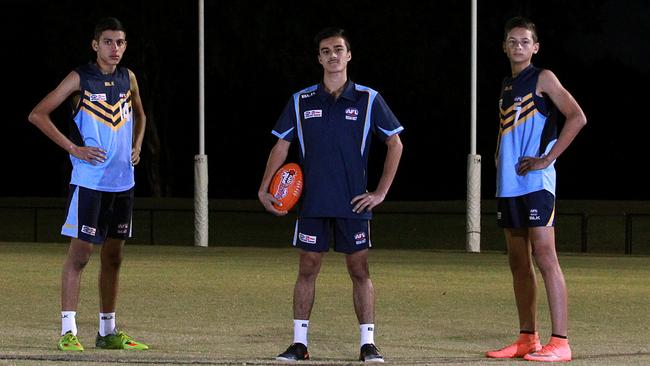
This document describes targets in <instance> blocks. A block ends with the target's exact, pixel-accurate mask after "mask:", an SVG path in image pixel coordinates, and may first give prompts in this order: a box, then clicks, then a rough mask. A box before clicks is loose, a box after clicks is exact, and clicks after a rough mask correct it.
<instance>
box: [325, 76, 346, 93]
mask: <svg viewBox="0 0 650 366" xmlns="http://www.w3.org/2000/svg"><path fill="white" fill-rule="evenodd" d="M347 81H348V75H347V73H346V72H337V73H332V74H325V75H324V76H323V86H324V87H325V91H327V92H328V93H329V94H331V95H333V96H334V97H335V98H338V97H339V96H340V95H341V94H342V93H343V89H344V87H345V83H346V82H347Z"/></svg>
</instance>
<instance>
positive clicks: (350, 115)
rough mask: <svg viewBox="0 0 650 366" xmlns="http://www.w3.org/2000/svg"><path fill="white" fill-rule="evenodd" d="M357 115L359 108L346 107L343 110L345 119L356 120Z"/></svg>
mask: <svg viewBox="0 0 650 366" xmlns="http://www.w3.org/2000/svg"><path fill="white" fill-rule="evenodd" d="M358 117H359V110H358V109H356V108H347V109H346V110H345V119H347V120H350V121H356V120H357V118H358Z"/></svg>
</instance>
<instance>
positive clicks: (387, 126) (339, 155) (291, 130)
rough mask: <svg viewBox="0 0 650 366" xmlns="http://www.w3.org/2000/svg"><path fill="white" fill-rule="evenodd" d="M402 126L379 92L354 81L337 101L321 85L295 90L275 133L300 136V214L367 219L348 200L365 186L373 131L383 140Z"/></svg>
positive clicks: (290, 138) (290, 137) (367, 214)
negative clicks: (301, 192)
mask: <svg viewBox="0 0 650 366" xmlns="http://www.w3.org/2000/svg"><path fill="white" fill-rule="evenodd" d="M403 129H404V128H403V127H402V125H401V124H400V123H399V121H398V120H397V118H396V117H395V115H394V114H393V112H392V111H391V110H390V108H389V107H388V105H387V104H386V102H385V101H384V99H383V98H382V97H381V95H379V93H378V92H377V91H375V90H373V89H370V88H368V87H365V86H361V85H357V84H355V83H353V82H352V81H349V82H348V83H347V85H346V86H345V89H344V90H343V93H342V94H341V95H340V96H339V97H338V98H337V99H334V97H333V96H332V95H330V94H329V93H327V92H326V91H325V89H324V88H323V86H322V85H321V84H318V85H313V86H311V87H309V88H306V89H303V90H301V91H299V92H297V93H295V94H294V95H293V97H292V98H290V100H289V102H288V103H287V105H286V107H285V109H284V111H283V113H282V115H281V116H280V118H279V119H278V121H277V123H276V124H275V127H274V128H273V134H274V135H275V136H277V137H278V138H281V139H284V140H286V141H289V142H291V141H294V140H295V139H297V140H298V146H299V147H298V151H299V155H300V165H301V167H302V170H303V177H304V181H305V183H304V189H303V196H302V198H301V202H300V205H299V207H298V217H300V218H307V217H338V218H352V219H370V218H371V217H372V214H371V213H370V212H364V213H360V214H358V213H355V212H353V211H352V207H353V206H352V205H351V204H350V201H351V200H352V198H353V197H355V196H357V195H360V194H363V193H365V192H366V190H367V189H366V188H367V183H368V176H367V167H368V153H369V151H370V141H371V139H372V138H371V137H372V136H371V132H372V133H373V134H374V135H375V136H377V137H378V138H379V139H380V140H382V141H383V140H385V139H387V138H388V137H390V136H392V135H394V134H397V133H400V132H401V131H402V130H403Z"/></svg>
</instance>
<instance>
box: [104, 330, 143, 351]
mask: <svg viewBox="0 0 650 366" xmlns="http://www.w3.org/2000/svg"><path fill="white" fill-rule="evenodd" d="M95 347H97V348H104V349H135V350H145V349H149V346H147V345H146V344H144V343H140V342H138V341H135V340H133V338H131V337H130V336H128V335H127V334H126V333H124V332H122V331H120V332H117V334H107V335H106V336H104V337H102V336H100V335H99V333H97V339H95Z"/></svg>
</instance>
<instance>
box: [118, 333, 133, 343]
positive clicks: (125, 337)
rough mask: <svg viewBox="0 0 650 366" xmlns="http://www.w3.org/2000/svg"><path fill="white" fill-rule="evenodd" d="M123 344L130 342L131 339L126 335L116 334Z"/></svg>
mask: <svg viewBox="0 0 650 366" xmlns="http://www.w3.org/2000/svg"><path fill="white" fill-rule="evenodd" d="M116 335H117V336H118V337H119V338H120V339H121V340H122V341H123V342H127V343H128V342H132V341H133V338H131V337H130V336H129V335H128V334H126V333H124V332H122V331H120V332H118V333H117V334H116Z"/></svg>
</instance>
